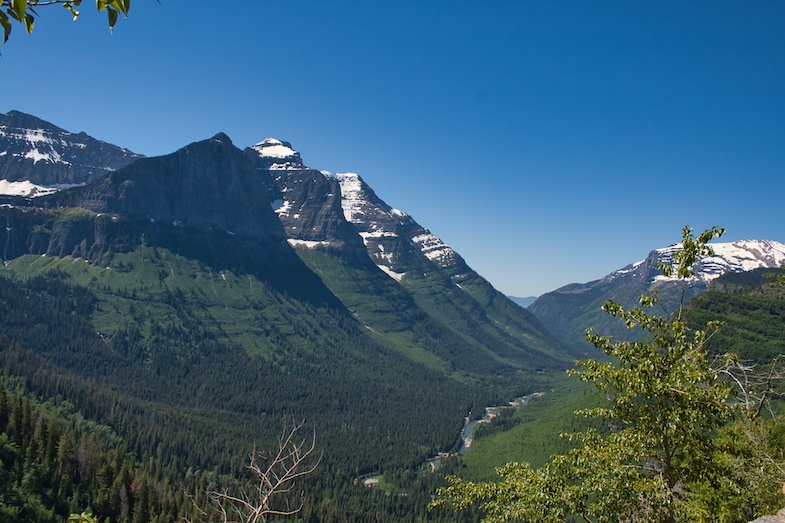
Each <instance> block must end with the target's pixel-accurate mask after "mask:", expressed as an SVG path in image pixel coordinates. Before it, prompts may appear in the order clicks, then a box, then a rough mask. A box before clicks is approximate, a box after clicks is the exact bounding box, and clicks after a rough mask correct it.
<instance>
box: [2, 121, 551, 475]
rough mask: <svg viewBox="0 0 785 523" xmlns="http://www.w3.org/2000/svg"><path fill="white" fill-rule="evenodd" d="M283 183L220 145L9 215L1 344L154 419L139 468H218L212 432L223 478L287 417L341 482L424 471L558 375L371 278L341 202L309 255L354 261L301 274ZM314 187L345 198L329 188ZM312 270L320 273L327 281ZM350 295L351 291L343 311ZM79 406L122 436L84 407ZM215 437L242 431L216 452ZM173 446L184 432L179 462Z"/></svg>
mask: <svg viewBox="0 0 785 523" xmlns="http://www.w3.org/2000/svg"><path fill="white" fill-rule="evenodd" d="M281 145H282V144H281ZM272 172H273V170H271V169H262V170H261V171H260V170H259V166H258V165H257V164H254V163H253V162H252V161H251V159H250V158H249V156H248V154H247V153H243V152H242V151H240V150H239V149H237V148H235V147H234V146H233V145H232V144H231V141H230V140H229V139H228V138H227V137H226V136H224V135H220V134H219V135H217V136H215V137H214V138H212V139H209V140H204V141H202V142H197V143H194V144H191V145H189V146H186V147H184V148H183V149H181V150H179V151H177V152H175V153H172V154H170V155H167V156H163V157H158V158H147V159H140V160H138V161H136V162H134V163H133V164H131V165H129V166H127V167H125V168H122V169H119V170H117V171H114V172H111V173H109V174H108V175H106V176H104V177H103V178H101V179H99V180H96V181H95V182H92V183H91V184H89V185H86V186H84V187H76V188H72V189H70V190H66V191H61V192H58V193H56V194H52V195H46V196H42V197H40V198H35V199H33V200H30V199H18V200H15V201H14V203H16V205H7V206H4V207H2V208H0V220H4V221H5V222H6V224H7V227H6V235H5V248H4V254H5V256H4V261H5V262H6V269H5V270H4V271H3V273H2V274H3V275H4V276H6V277H8V278H9V281H10V282H15V284H17V285H19V286H20V287H17V290H16V291H14V292H15V294H13V295H12V296H10V297H8V298H7V299H6V300H5V301H4V303H3V309H2V315H3V318H4V322H3V323H2V330H3V332H4V333H5V334H6V335H7V336H8V337H9V338H10V339H11V340H12V341H13V342H14V343H15V344H16V345H17V346H18V347H20V348H21V349H20V350H23V351H25V353H26V354H27V356H26V358H28V359H30V360H31V361H32V360H39V361H41V362H47V363H48V364H51V365H54V366H55V368H56V369H57V372H62V373H68V374H69V375H73V376H75V377H76V378H75V379H83V380H86V381H94V382H95V383H97V384H99V386H100V387H101V388H102V390H106V391H109V390H122V391H123V394H124V395H125V396H126V397H127V398H128V402H129V404H131V405H134V407H133V408H134V409H137V410H138V411H139V412H141V413H143V416H145V419H155V420H156V424H157V425H158V426H160V429H159V431H158V432H157V435H156V436H151V437H150V439H149V440H147V442H146V443H145V442H142V441H139V442H138V444H137V446H136V447H135V450H136V451H137V452H139V453H140V454H143V453H144V452H148V451H149V448H147V447H146V446H145V445H148V444H154V445H155V446H156V447H157V448H160V449H163V450H166V449H169V450H167V452H169V451H171V452H172V453H174V455H182V456H183V457H184V458H187V459H189V460H192V461H194V462H196V463H198V464H199V466H210V464H209V462H210V459H211V457H210V454H209V451H207V450H205V449H204V445H202V444H200V443H199V441H198V438H199V437H200V436H199V434H205V433H209V434H211V436H209V438H208V440H207V441H208V442H210V443H209V444H210V445H213V446H215V445H218V446H222V447H224V448H226V449H227V452H225V453H222V457H221V458H220V460H223V461H221V464H222V466H226V464H227V461H228V460H229V459H230V458H232V457H233V458H235V459H237V458H238V455H237V454H238V453H239V452H240V451H239V449H240V447H241V446H242V444H243V442H244V443H245V444H246V445H247V444H249V443H250V442H251V441H253V440H254V438H257V437H262V438H265V439H266V438H272V437H273V436H274V433H275V431H276V427H277V426H279V424H280V420H281V418H282V417H283V416H284V415H293V416H295V417H298V418H301V417H302V418H307V419H309V420H311V421H310V422H311V423H313V426H314V427H315V429H316V430H317V432H318V433H319V434H320V438H323V441H324V444H325V446H326V448H328V449H329V453H328V455H326V458H325V459H326V462H327V463H328V464H329V469H330V470H331V471H332V473H337V474H342V475H348V476H353V475H356V474H358V473H362V472H368V471H372V470H386V469H390V468H394V467H403V466H407V467H412V466H417V465H419V464H420V463H422V462H423V460H424V459H425V458H427V457H428V456H430V455H432V454H433V453H434V452H436V451H438V450H444V449H449V448H450V447H451V446H452V445H454V444H455V443H456V442H457V438H456V435H457V434H458V430H459V428H460V426H461V425H462V424H463V417H464V416H465V415H466V414H467V412H468V411H469V410H470V409H472V408H477V407H481V406H482V405H484V404H487V403H492V402H496V401H498V400H499V399H500V398H504V397H507V396H508V395H512V394H514V393H519V392H522V391H526V390H528V388H529V387H532V386H535V385H534V383H535V381H536V380H537V379H539V377H538V376H537V375H536V374H533V373H532V374H523V375H522V374H518V373H517V372H515V371H518V370H536V369H538V368H540V366H542V365H543V362H545V363H548V364H550V365H552V366H557V365H560V364H561V363H560V362H559V360H557V359H555V358H552V357H550V356H545V355H544V353H543V352H540V351H538V350H536V349H529V348H528V347H525V346H524V347H522V348H518V347H517V346H516V345H515V343H516V342H514V341H507V340H506V339H503V338H502V336H501V334H497V335H496V336H497V338H498V339H497V340H491V341H490V342H488V343H487V344H484V345H483V344H482V343H481V341H480V340H478V339H476V338H470V337H467V336H464V335H463V334H462V333H461V329H459V328H455V327H452V326H447V325H445V324H444V323H443V322H441V321H440V320H439V319H438V318H436V317H434V316H433V315H430V314H428V313H427V312H426V310H425V309H424V308H423V307H421V306H419V305H418V302H417V300H416V299H415V298H413V296H412V295H411V294H410V293H409V292H407V291H406V289H405V288H404V287H402V286H401V285H400V284H399V283H398V282H397V281H395V280H394V279H392V278H390V277H389V276H387V275H386V274H385V273H384V272H382V271H380V270H379V269H378V268H377V267H376V265H375V264H374V263H372V261H371V260H370V258H369V257H368V256H367V254H366V251H365V247H364V245H363V243H362V241H361V239H360V237H359V236H358V235H357V234H356V232H355V230H354V228H353V227H354V226H353V225H352V224H349V223H348V222H346V220H345V218H344V217H343V216H342V214H343V208H342V207H340V206H338V205H336V202H337V201H338V200H334V201H333V202H332V203H328V204H327V206H326V207H327V209H328V211H329V212H327V211H325V212H324V213H322V214H329V215H330V217H329V219H328V220H322V219H318V220H316V221H315V222H314V223H315V224H316V223H327V224H329V226H325V227H322V228H317V229H314V230H315V231H316V232H313V233H311V236H307V238H317V237H319V238H323V239H325V241H326V240H328V239H329V240H330V241H333V240H335V241H342V242H343V243H342V244H340V245H339V246H338V247H335V248H334V249H332V250H330V249H329V248H325V250H319V249H304V250H300V249H299V248H298V252H299V254H302V257H301V256H298V252H295V250H294V249H293V248H292V246H291V243H294V244H295V246H296V247H299V245H298V244H297V242H296V241H293V239H292V238H290V237H288V234H287V228H289V229H291V227H296V226H295V225H293V224H288V225H287V221H286V220H284V219H282V216H281V213H280V212H279V213H277V214H276V212H275V211H276V209H278V210H279V211H280V208H281V207H280V206H279V205H278V203H277V202H276V201H275V198H274V197H275V196H276V194H274V193H275V191H276V190H278V191H279V192H281V193H286V191H284V190H283V189H286V186H285V185H277V183H278V182H276V181H275V180H274V179H273V178H272V177H271V176H269V175H270V173H272ZM300 174H301V175H302V176H306V175H307V176H313V177H316V175H317V174H318V175H319V176H322V175H321V173H318V172H315V171H310V172H301V173H300ZM316 178H318V177H316ZM303 179H304V178H303ZM317 181H319V182H323V183H326V184H327V186H326V187H327V188H329V187H332V188H333V189H335V190H336V192H334V193H332V194H340V193H339V192H338V191H339V189H340V188H339V187H338V186H337V185H336V184H335V181H334V180H330V179H327V180H319V179H317ZM330 184H333V185H330ZM301 185H302V184H301ZM320 192H321V189H320ZM292 194H294V192H292ZM322 196H324V195H322ZM335 213H338V215H337V216H334V215H335ZM300 214H301V215H302V214H306V213H300ZM318 215H319V213H316V216H317V218H318ZM293 218H294V217H293ZM293 223H294V222H293ZM317 233H318V235H320V236H318V235H317ZM350 233H351V234H350ZM304 237H305V236H304ZM302 241H313V240H310V239H309V240H302ZM308 254H314V255H319V256H321V255H322V254H324V255H325V256H324V258H323V259H322V260H321V261H320V260H317V259H316V258H309V256H308ZM303 260H306V262H308V263H307V264H306V263H304V262H303ZM320 264H323V265H325V266H326V269H324V270H321V269H320V271H321V272H319V275H318V276H317V273H315V272H314V270H313V269H312V268H313V267H316V268H317V269H318V268H320V267H321V266H322V265H320ZM331 271H332V272H331ZM339 272H340V273H341V276H340V277H335V276H330V277H327V276H324V275H325V274H336V273H339ZM338 280H340V281H342V282H344V283H345V284H346V285H351V286H353V289H354V290H353V291H352V293H347V292H343V293H340V295H338V296H337V295H336V293H334V291H333V288H334V283H335V282H336V281H338ZM32 281H35V282H37V283H36V284H35V285H34V286H33V287H32V288H31V287H30V286H29V284H28V283H26V282H32ZM325 282H326V283H327V284H325ZM6 288H7V289H9V290H11V289H13V286H11V285H8V286H6ZM450 288H451V289H458V287H457V286H455V285H451V287H450ZM453 292H454V291H453ZM350 294H351V296H353V297H354V299H355V300H356V301H355V302H351V301H350V300H349V299H348V298H347V296H349V295H350ZM78 296H82V297H83V298H78V299H77V298H76V297H78ZM29 297H35V300H33V301H29V300H28V299H29ZM494 298H495V297H494V296H492V295H491V296H489V298H488V300H487V301H488V303H490V304H493V300H494ZM83 300H86V301H85V302H84V304H83V305H79V303H80V301H83ZM43 303H51V304H55V303H60V304H61V305H57V307H62V308H64V309H65V311H66V313H67V314H66V316H67V315H68V314H71V315H74V317H78V318H80V320H79V321H80V322H82V323H81V324H82V325H84V329H83V330H82V331H80V332H81V334H79V335H78V336H77V335H75V334H69V331H68V330H67V329H68V328H71V326H72V325H69V323H68V322H66V321H59V323H58V325H57V326H56V327H57V328H55V326H48V327H45V328H43V329H42V328H41V327H40V326H42V325H43V326H45V325H46V323H47V321H48V318H52V319H54V318H62V317H63V316H62V315H55V314H53V313H51V312H46V309H41V310H40V311H39V310H38V309H31V308H30V307H31V306H33V305H36V304H43ZM346 303H351V304H352V305H356V307H357V308H356V309H355V310H352V309H351V308H350V307H348V306H347V305H346ZM510 306H511V307H515V306H514V305H512V304H510ZM70 307H76V308H74V309H69V308H70ZM488 310H492V309H491V308H488ZM502 310H503V309H502ZM368 318H370V319H371V320H372V323H373V325H370V324H369V323H366V322H365V320H366V319H368ZM358 319H360V320H361V321H358ZM363 323H365V324H363ZM486 323H487V320H486ZM376 326H378V327H380V328H381V330H376V328H375V327H376ZM62 328H65V329H66V330H62ZM507 336H509V337H510V338H512V337H513V336H512V335H511V334H509V335H507ZM499 340H502V341H504V342H505V343H506V345H501V341H499ZM537 341H539V342H541V343H542V344H543V346H546V343H545V342H544V341H543V340H537ZM494 344H500V347H501V348H498V347H496V346H495V345H494ZM502 350H504V351H506V353H503V352H502ZM553 352H556V351H555V350H554V351H553ZM4 368H6V369H7V370H8V371H11V369H14V368H16V369H17V371H18V372H20V373H24V372H28V371H29V368H28V367H26V366H17V367H14V366H12V365H10V364H9V365H8V366H6V367H4ZM25 369H28V370H25ZM498 375H501V377H498ZM451 378H452V379H451ZM36 383H38V385H37V386H39V387H41V389H40V391H41V393H43V391H44V390H48V389H47V388H46V387H48V385H46V381H41V382H36ZM69 394H72V395H73V396H71V397H70V399H71V401H73V402H74V403H75V404H77V405H78V407H79V408H84V409H88V410H89V411H90V412H92V413H93V415H94V416H95V417H96V419H98V420H99V421H101V422H105V423H110V424H112V419H111V415H110V413H109V412H106V411H105V410H104V408H103V407H101V406H98V405H96V404H95V403H93V400H92V399H91V398H89V397H83V396H81V395H79V394H80V393H79V392H78V391H73V390H71V391H70V392H69ZM101 394H103V392H102V393H101ZM107 394H108V392H107ZM107 401H108V400H107ZM109 403H111V402H109ZM208 414H209V415H208ZM223 424H232V426H233V428H232V429H231V430H227V431H225V434H223V435H222V434H221V433H222V430H221V429H220V427H221V426H222V425H223ZM259 424H262V425H264V427H265V428H264V429H263V430H260V429H259V428H258V427H259ZM112 426H113V428H115V429H116V430H118V432H120V433H121V434H122V435H124V436H126V437H131V436H132V434H133V433H134V431H135V430H136V429H135V428H134V427H136V425H135V424H134V422H133V420H132V419H131V418H128V419H127V420H126V421H123V422H120V421H117V420H116V421H115V422H114V425H112ZM178 427H190V428H189V429H188V430H187V431H186V432H185V433H180V432H179V431H178ZM170 433H178V434H179V435H178V437H177V438H176V441H177V443H176V446H174V447H173V446H171V445H174V443H173V442H172V441H171V438H170V436H169V434H170ZM216 459H218V458H216Z"/></svg>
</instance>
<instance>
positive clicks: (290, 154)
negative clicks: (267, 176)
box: [250, 138, 303, 171]
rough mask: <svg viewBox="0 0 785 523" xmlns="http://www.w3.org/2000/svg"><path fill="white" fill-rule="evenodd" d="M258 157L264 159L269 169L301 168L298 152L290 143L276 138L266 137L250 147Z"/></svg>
mask: <svg viewBox="0 0 785 523" xmlns="http://www.w3.org/2000/svg"><path fill="white" fill-rule="evenodd" d="M250 148H251V149H253V150H254V151H256V154H258V155H259V158H261V159H262V160H264V161H265V164H266V166H265V167H266V168H267V169H269V170H271V171H287V170H301V169H303V164H302V159H301V158H300V153H299V152H297V151H295V150H294V149H293V148H292V146H291V144H290V143H288V142H283V141H281V140H278V139H277V138H267V139H265V140H262V141H261V142H259V143H257V144H256V145H252V146H251V147H250Z"/></svg>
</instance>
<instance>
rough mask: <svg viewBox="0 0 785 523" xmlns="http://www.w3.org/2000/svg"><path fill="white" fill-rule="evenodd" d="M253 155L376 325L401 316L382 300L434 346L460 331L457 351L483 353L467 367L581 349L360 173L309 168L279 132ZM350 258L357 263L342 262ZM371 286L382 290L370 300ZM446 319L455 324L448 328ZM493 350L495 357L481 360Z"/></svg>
mask: <svg viewBox="0 0 785 523" xmlns="http://www.w3.org/2000/svg"><path fill="white" fill-rule="evenodd" d="M246 154H247V155H248V156H249V157H250V158H252V159H253V161H254V162H255V163H256V167H257V170H259V171H260V172H263V173H266V174H268V175H269V179H271V180H272V181H273V183H274V187H273V189H272V192H273V193H274V194H275V198H276V203H275V205H274V207H275V212H276V214H278V217H279V219H280V220H281V223H282V224H283V225H284V229H285V231H286V234H287V236H288V238H289V243H290V244H292V245H293V246H295V247H296V248H297V251H298V253H299V254H300V256H301V257H302V258H303V259H304V260H305V261H306V262H307V263H308V264H309V266H310V267H311V268H312V269H313V270H314V271H315V272H317V273H318V274H319V275H320V276H321V277H322V279H323V280H324V281H325V283H327V285H328V286H329V287H330V289H331V290H332V291H333V293H334V294H335V295H336V296H337V297H338V298H339V299H341V300H342V302H343V303H344V304H345V305H346V306H347V307H348V308H349V309H350V310H352V311H354V312H355V314H357V316H358V318H360V319H361V321H363V322H364V323H365V324H366V325H367V326H368V327H369V328H371V329H373V330H374V331H376V332H378V333H388V334H394V333H395V332H396V330H397V327H396V322H388V320H387V319H386V318H387V317H388V315H384V314H383V315H381V318H382V320H381V321H379V317H380V315H379V311H376V310H374V307H381V308H382V309H381V310H383V311H385V312H386V313H389V312H391V311H396V310H397V311H400V312H398V314H397V315H398V317H399V320H400V321H401V322H403V323H404V324H407V325H412V326H414V325H418V326H419V327H418V328H421V330H422V329H424V330H425V331H427V332H428V333H429V334H428V335H422V334H419V335H417V336H415V337H414V338H410V339H409V340H408V341H406V344H408V345H412V344H413V345H414V346H417V347H419V349H417V350H420V349H424V350H425V351H426V352H433V347H438V346H443V345H445V343H446V341H445V340H448V339H449V340H453V341H450V342H449V344H448V345H449V346H450V353H451V356H450V360H452V361H453V362H457V361H458V360H460V361H465V362H470V361H472V362H473V363H472V364H471V365H470V366H469V367H466V366H464V365H459V366H458V367H457V368H458V369H464V370H465V369H467V368H472V369H484V370H483V371H484V372H485V371H487V369H490V368H493V369H496V370H495V371H494V372H509V371H510V370H511V369H515V368H527V369H536V368H540V367H554V366H559V365H561V366H563V365H564V362H566V361H568V360H570V359H571V358H572V356H571V355H569V351H568V350H567V349H566V348H565V347H564V346H561V345H560V344H559V342H558V341H557V340H556V339H555V338H553V337H552V336H550V335H549V334H548V333H547V331H546V330H545V329H544V328H543V326H542V325H541V324H540V322H539V321H538V320H537V319H536V318H535V317H534V316H533V315H532V314H531V313H529V312H527V311H525V310H523V309H520V308H519V307H515V306H513V304H512V303H511V302H508V300H507V298H506V297H504V296H503V295H501V294H500V293H498V292H497V291H496V290H495V289H493V287H492V286H491V285H490V284H489V283H488V282H487V281H485V280H484V279H482V278H481V277H480V276H479V275H477V274H476V273H475V272H474V271H473V270H472V269H471V268H469V267H468V266H467V265H466V263H465V262H464V261H463V259H462V258H461V257H460V256H459V255H458V254H457V253H455V252H454V251H453V250H452V249H450V248H449V247H448V246H446V245H444V244H443V243H442V242H441V240H439V239H438V238H436V237H435V236H433V235H432V234H431V233H430V232H429V231H428V230H427V229H425V228H423V227H422V226H420V225H419V224H417V222H415V221H414V219H412V218H411V217H410V216H409V215H407V214H406V213H404V212H402V211H399V210H397V209H393V208H391V207H390V206H388V205H387V204H386V203H385V202H384V201H383V200H381V198H379V197H378V196H377V195H376V193H375V192H374V191H373V190H372V189H371V188H370V187H369V186H368V185H367V184H366V183H365V182H364V181H363V180H362V179H361V178H360V177H359V176H358V175H356V174H351V173H347V174H335V175H334V174H330V173H322V172H319V171H316V170H314V169H309V168H308V167H306V166H304V165H303V162H302V159H301V158H300V155H299V153H297V152H296V151H294V150H293V149H292V148H291V144H289V143H287V142H281V141H279V140H275V139H267V140H265V141H263V142H260V143H259V144H257V145H255V146H253V147H251V148H249V149H246ZM312 251H318V252H312ZM342 264H348V266H349V267H340V268H339V267H338V266H339V265H342ZM380 289H385V290H384V291H383V292H382V291H381V290H380ZM368 291H370V292H372V293H373V295H374V296H376V297H375V298H374V300H373V302H374V304H375V305H372V306H371V307H370V308H368V304H369V300H367V296H366V295H365V294H366V292H368ZM407 294H408V296H407ZM384 302H386V304H385V305H383V303H384ZM412 315H413V316H412ZM415 318H417V319H415ZM444 328H446V329H447V330H448V331H449V332H446V333H440V332H439V331H440V330H442V329H444ZM434 337H436V338H437V339H439V340H441V341H434ZM409 348H411V347H409ZM458 354H460V356H456V355H458ZM488 356H490V357H491V359H490V360H487V361H485V362H484V363H481V362H480V360H481V359H482V358H487V357H488ZM418 357H420V358H425V360H427V359H428V358H427V357H426V356H424V355H423V354H420V355H419V356H418ZM431 364H436V365H438V366H443V365H444V362H443V361H442V362H441V363H438V364H437V363H436V362H434V361H431ZM451 365H452V366H454V364H451ZM504 368H507V370H506V371H505V370H503V369H504Z"/></svg>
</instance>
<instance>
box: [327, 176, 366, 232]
mask: <svg viewBox="0 0 785 523" xmlns="http://www.w3.org/2000/svg"><path fill="white" fill-rule="evenodd" d="M331 176H332V177H333V178H335V179H336V180H338V184H339V186H340V187H341V206H342V207H343V215H344V217H345V218H346V221H348V222H349V223H354V224H359V223H363V222H364V216H365V212H364V207H365V206H366V203H367V198H366V197H365V194H364V193H363V184H362V180H361V179H360V176H359V175H358V174H356V173H336V174H334V175H331Z"/></svg>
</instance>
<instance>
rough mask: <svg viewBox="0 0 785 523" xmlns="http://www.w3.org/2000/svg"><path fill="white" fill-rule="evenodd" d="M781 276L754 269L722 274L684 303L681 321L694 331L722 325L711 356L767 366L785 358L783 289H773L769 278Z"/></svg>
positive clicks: (766, 270)
mask: <svg viewBox="0 0 785 523" xmlns="http://www.w3.org/2000/svg"><path fill="white" fill-rule="evenodd" d="M782 273H783V271H782V270H776V269H757V270H754V271H750V272H745V273H740V274H725V275H723V276H721V277H719V278H717V279H716V280H715V281H714V282H712V285H711V287H710V288H709V290H708V291H706V292H705V293H703V294H701V295H700V296H697V297H696V298H693V299H692V300H690V301H689V302H688V303H687V306H686V307H685V311H684V317H685V319H686V321H687V322H688V323H689V324H690V325H691V326H692V327H693V328H705V325H706V324H707V323H708V322H709V321H714V320H719V321H721V322H722V323H723V327H722V328H721V329H719V331H717V333H716V334H714V336H713V337H712V338H711V339H710V340H709V350H710V351H711V352H713V353H715V354H725V353H728V352H732V353H735V354H737V355H738V356H739V357H740V358H742V359H750V360H753V361H755V362H756V363H758V364H761V363H768V362H770V361H771V360H772V359H774V358H776V357H777V356H780V355H783V354H785V287H780V286H776V285H772V283H771V281H770V280H769V278H768V275H770V274H782Z"/></svg>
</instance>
